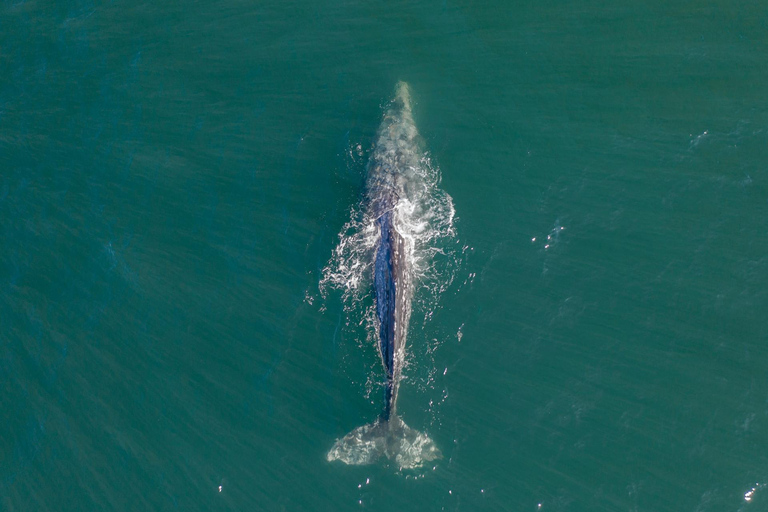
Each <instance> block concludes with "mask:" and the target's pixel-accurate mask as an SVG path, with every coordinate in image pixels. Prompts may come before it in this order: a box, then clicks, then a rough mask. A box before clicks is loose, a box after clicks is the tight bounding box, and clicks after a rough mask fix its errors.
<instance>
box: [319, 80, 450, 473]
mask: <svg viewBox="0 0 768 512" xmlns="http://www.w3.org/2000/svg"><path fill="white" fill-rule="evenodd" d="M419 155H420V152H419V151H418V133H417V131H416V127H415V125H414V123H413V118H412V116H411V103H410V95H409V91H408V86H407V85H406V84H405V83H402V82H401V83H399V84H398V86H397V94H396V97H395V100H394V102H393V103H392V106H391V108H390V109H389V110H388V111H387V113H386V114H385V116H384V119H383V120H382V123H381V127H380V128H379V133H378V139H377V143H376V147H375V149H374V152H373V155H372V156H371V159H370V161H369V163H368V181H367V186H366V189H367V199H368V204H369V210H368V215H369V216H370V218H372V219H374V222H375V225H376V227H377V229H378V234H379V238H378V243H377V245H376V250H375V256H374V258H375V259H374V275H373V294H374V300H375V303H376V318H377V335H378V341H379V350H380V352H381V359H382V362H383V364H384V369H385V370H386V388H385V394H384V407H383V410H382V412H381V414H380V416H379V419H378V420H376V421H375V422H373V423H370V424H368V425H363V426H362V427H358V428H357V429H355V430H353V431H352V432H350V433H349V434H347V435H346V436H345V437H344V438H342V439H340V440H338V441H337V442H336V444H335V445H334V447H333V448H332V449H331V450H330V451H329V452H328V457H327V458H328V460H329V461H330V460H341V461H343V462H345V463H347V464H370V463H372V462H374V461H375V460H377V459H378V458H379V457H381V456H386V457H387V458H390V459H393V460H394V461H395V462H396V463H397V464H398V466H399V467H401V468H415V467H419V466H421V465H422V464H423V463H424V462H426V461H431V460H434V459H437V458H440V457H441V456H442V455H441V453H440V450H438V449H437V447H436V446H435V444H434V442H433V441H432V440H431V439H430V438H429V437H427V436H426V435H425V434H423V433H421V432H418V431H416V430H414V429H411V428H410V427H408V426H407V425H406V424H405V423H404V422H403V421H402V420H401V419H400V418H399V416H398V415H397V393H398V389H399V385H400V378H401V373H402V369H403V364H404V362H405V342H406V336H407V333H408V321H409V319H410V316H411V298H412V295H413V273H412V269H411V264H410V263H411V258H412V257H413V248H412V246H411V243H412V242H411V241H410V239H409V238H408V237H407V236H404V233H403V231H402V230H401V229H402V228H401V226H399V225H398V218H399V217H398V212H397V207H398V203H400V201H403V200H407V199H408V183H409V179H410V178H411V177H412V176H413V172H414V170H415V169H416V168H417V166H418V165H419V161H418V159H419Z"/></svg>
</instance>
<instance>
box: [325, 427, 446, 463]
mask: <svg viewBox="0 0 768 512" xmlns="http://www.w3.org/2000/svg"><path fill="white" fill-rule="evenodd" d="M382 456H385V457H387V458H388V459H390V460H393V461H394V462H395V464H397V465H398V467H400V468H403V469H412V468H418V467H420V466H422V465H423V464H424V463H426V462H429V461H432V460H436V459H440V458H442V456H443V454H442V453H440V450H439V449H438V448H437V446H436V445H435V443H434V441H432V439H430V438H429V437H428V436H427V435H426V434H424V433H422V432H419V431H417V430H414V429H412V428H411V427H409V426H408V425H406V424H405V423H404V422H403V420H401V419H400V418H399V417H398V416H392V417H391V418H390V419H389V420H384V419H381V418H380V419H378V420H376V421H374V422H373V423H369V424H367V425H363V426H362V427H358V428H356V429H355V430H353V431H352V432H350V433H349V434H347V435H346V436H344V437H343V438H341V439H339V440H338V441H336V443H335V444H334V445H333V448H331V450H330V451H329V452H328V455H327V458H328V461H334V460H340V461H342V462H344V463H346V464H355V465H359V464H372V463H374V462H376V460H378V459H379V458H380V457H382Z"/></svg>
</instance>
